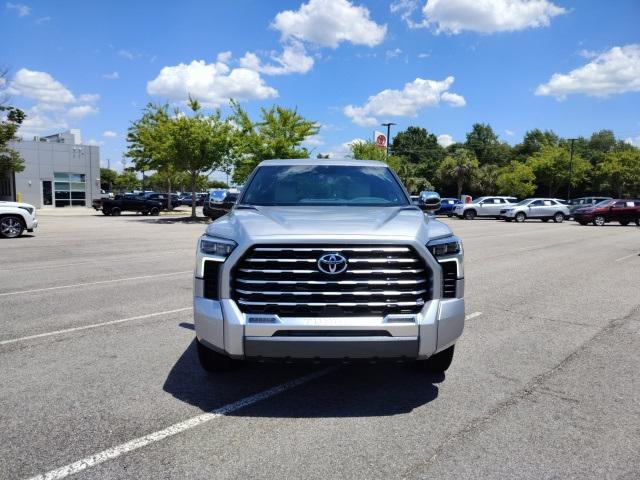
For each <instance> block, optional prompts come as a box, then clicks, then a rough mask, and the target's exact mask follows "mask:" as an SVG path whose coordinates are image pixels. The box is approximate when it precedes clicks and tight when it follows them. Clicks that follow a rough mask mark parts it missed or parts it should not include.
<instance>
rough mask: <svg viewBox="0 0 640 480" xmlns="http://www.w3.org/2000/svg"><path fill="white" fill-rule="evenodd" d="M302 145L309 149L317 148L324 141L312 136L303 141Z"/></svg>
mask: <svg viewBox="0 0 640 480" xmlns="http://www.w3.org/2000/svg"><path fill="white" fill-rule="evenodd" d="M303 143H304V144H306V145H308V146H310V147H319V146H320V145H324V139H323V138H322V136H321V135H313V136H312V137H309V138H307V139H305V141H304V142H303Z"/></svg>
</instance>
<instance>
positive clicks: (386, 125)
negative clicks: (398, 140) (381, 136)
mask: <svg viewBox="0 0 640 480" xmlns="http://www.w3.org/2000/svg"><path fill="white" fill-rule="evenodd" d="M381 125H382V126H383V127H387V158H389V141H390V138H389V137H390V136H391V125H396V124H395V123H393V122H387V123H381Z"/></svg>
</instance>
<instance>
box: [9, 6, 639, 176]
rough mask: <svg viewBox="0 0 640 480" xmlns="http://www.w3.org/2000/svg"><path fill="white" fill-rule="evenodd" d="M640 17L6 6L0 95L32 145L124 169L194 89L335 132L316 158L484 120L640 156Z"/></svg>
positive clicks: (630, 9)
mask: <svg viewBox="0 0 640 480" xmlns="http://www.w3.org/2000/svg"><path fill="white" fill-rule="evenodd" d="M639 20H640V2H638V1H637V0H628V1H623V0H619V1H614V2H602V1H595V0H582V1H575V2H570V1H566V0H529V1H525V0H492V1H486V2H479V1H478V0H447V1H444V0H429V1H428V2H427V1H425V0H396V1H392V2H388V1H381V0H370V1H354V2H349V1H348V0H307V1H304V2H303V1H300V0H297V1H278V2H266V1H259V0H254V1H249V0H235V1H233V2H209V1H202V2H194V1H182V2H175V3H173V4H169V3H166V4H165V2H144V1H139V2H130V1H129V2H119V1H111V2H80V1H77V2H76V1H58V2H38V1H28V0H15V1H12V2H6V3H3V4H2V5H1V7H0V26H1V28H2V31H3V37H4V38H5V42H4V45H5V47H4V49H3V52H2V55H0V64H3V65H5V66H6V67H8V68H10V77H9V78H8V79H7V81H6V82H5V83H4V85H0V88H2V89H4V90H5V91H6V92H5V93H8V94H9V95H10V96H11V99H12V103H14V104H16V105H18V106H20V107H23V108H25V109H26V111H27V113H28V114H29V120H28V122H27V124H26V125H25V127H24V129H23V131H22V133H23V134H24V135H25V136H27V135H36V134H38V135H45V134H49V133H54V132H56V131H59V130H61V129H66V128H80V129H81V130H82V136H83V140H84V141H85V142H88V141H91V142H92V143H96V144H100V145H101V157H102V160H103V164H106V159H107V158H109V159H111V165H112V167H113V166H118V162H119V160H120V159H121V158H122V153H123V151H124V150H125V148H126V143H125V142H124V134H125V133H126V129H127V127H128V126H129V123H130V121H131V120H133V119H135V118H136V117H138V116H139V114H140V109H141V108H142V107H143V106H144V105H145V104H146V103H147V102H148V101H150V100H153V101H170V102H174V103H180V102H181V101H183V100H184V98H186V93H187V92H190V93H191V94H192V95H194V96H196V97H198V98H199V99H200V100H202V101H203V102H204V103H205V104H207V105H209V106H211V107H215V106H216V105H220V106H221V107H222V108H223V110H226V105H227V102H228V98H229V97H230V96H231V97H234V98H238V99H241V100H242V103H243V105H244V107H245V108H247V109H248V110H249V111H250V112H252V113H253V114H256V113H257V111H258V110H259V108H260V107H261V106H270V105H272V104H274V103H276V104H281V105H284V106H287V107H297V108H298V110H299V111H300V112H301V113H302V114H303V115H304V116H305V117H307V118H310V119H313V120H316V121H318V122H319V123H321V124H322V126H323V127H322V129H321V132H320V134H319V136H318V137H317V138H314V139H312V140H311V141H310V142H309V147H310V148H313V149H314V150H313V152H314V154H315V153H316V152H333V153H334V154H340V153H341V152H344V148H345V147H344V144H346V143H348V142H350V141H352V140H353V139H356V138H370V137H371V135H372V132H373V130H374V129H375V128H376V127H375V125H377V124H379V123H380V122H383V121H393V122H396V123H397V124H398V126H397V127H394V129H395V131H397V130H398V129H403V128H406V127H407V126H409V125H419V126H422V127H425V128H427V129H428V130H429V131H430V132H433V133H435V134H437V135H440V136H441V137H440V139H441V141H442V143H443V144H446V143H447V142H448V141H450V140H451V139H453V140H456V141H458V140H464V135H465V133H466V132H467V131H468V130H469V129H470V127H471V124H472V123H474V122H488V123H490V124H491V125H492V126H493V128H494V130H495V131H496V132H497V133H498V134H499V135H500V137H501V138H502V139H504V140H505V141H508V142H509V143H517V142H518V141H520V139H521V138H522V135H523V134H524V132H525V131H526V130H528V129H531V128H535V127H539V128H543V129H547V128H549V129H553V130H555V131H556V132H557V133H559V134H560V135H563V136H577V135H590V134H591V133H592V132H593V131H596V130H599V129H602V128H610V129H613V130H614V132H615V133H616V135H617V136H619V137H620V138H623V139H627V138H628V139H630V141H633V142H635V143H636V144H640V29H639V28H638V21H639ZM7 39H8V40H7Z"/></svg>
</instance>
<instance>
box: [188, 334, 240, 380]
mask: <svg viewBox="0 0 640 480" xmlns="http://www.w3.org/2000/svg"><path fill="white" fill-rule="evenodd" d="M196 345H197V346H198V360H200V366H201V367H202V368H203V369H204V370H206V371H207V372H211V373H222V372H230V371H231V370H234V369H235V368H237V367H238V366H239V365H240V363H241V362H240V361H238V360H233V359H232V358H229V357H227V356H226V355H222V354H221V353H218V352H214V351H213V350H211V349H210V348H208V347H205V346H204V345H203V344H202V343H200V340H198V339H197V338H196Z"/></svg>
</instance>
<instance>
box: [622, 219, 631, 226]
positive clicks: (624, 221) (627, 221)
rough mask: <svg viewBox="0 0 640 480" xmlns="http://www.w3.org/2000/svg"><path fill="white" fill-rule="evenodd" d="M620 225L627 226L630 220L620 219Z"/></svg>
mask: <svg viewBox="0 0 640 480" xmlns="http://www.w3.org/2000/svg"><path fill="white" fill-rule="evenodd" d="M620 225H622V226H623V227H626V226H627V225H629V220H620Z"/></svg>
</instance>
